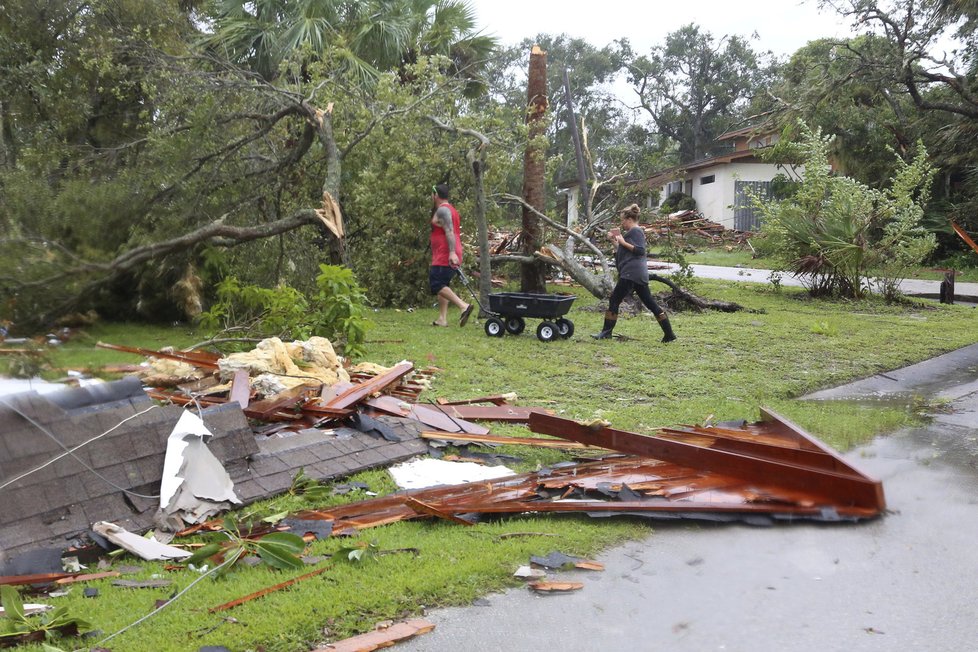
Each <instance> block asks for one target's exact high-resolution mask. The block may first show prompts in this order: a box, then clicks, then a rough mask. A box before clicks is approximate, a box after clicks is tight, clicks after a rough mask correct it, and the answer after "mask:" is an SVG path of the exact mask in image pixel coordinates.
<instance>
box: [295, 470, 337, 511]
mask: <svg viewBox="0 0 978 652" xmlns="http://www.w3.org/2000/svg"><path fill="white" fill-rule="evenodd" d="M330 493H331V490H330V488H329V487H328V486H326V485H324V484H322V483H321V482H319V481H318V480H316V479H315V478H310V477H309V476H308V475H306V470H305V469H304V468H300V469H299V472H298V473H296V474H295V477H294V478H292V485H291V486H290V487H289V491H288V494H289V495H290V496H302V498H303V499H304V500H308V501H310V502H319V503H321V502H322V501H323V500H324V499H325V498H326V497H327V496H329V495H330Z"/></svg>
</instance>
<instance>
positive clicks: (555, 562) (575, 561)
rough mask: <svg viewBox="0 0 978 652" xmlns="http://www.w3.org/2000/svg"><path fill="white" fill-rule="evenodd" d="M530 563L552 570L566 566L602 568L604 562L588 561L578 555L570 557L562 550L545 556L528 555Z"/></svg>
mask: <svg viewBox="0 0 978 652" xmlns="http://www.w3.org/2000/svg"><path fill="white" fill-rule="evenodd" d="M530 563H531V564H534V565H536V566H543V567H544V568H550V569H553V570H560V569H567V568H580V569H582V570H604V564H600V563H598V562H596V561H590V560H587V559H582V558H580V557H572V556H570V555H565V554H564V553H562V552H558V551H556V550H555V551H553V552H551V553H550V554H549V555H547V556H546V557H537V556H532V557H530Z"/></svg>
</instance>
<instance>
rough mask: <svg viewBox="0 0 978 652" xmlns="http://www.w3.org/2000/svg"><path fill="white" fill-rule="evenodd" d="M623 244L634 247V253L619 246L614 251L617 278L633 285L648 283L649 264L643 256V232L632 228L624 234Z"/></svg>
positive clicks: (636, 227) (635, 227)
mask: <svg viewBox="0 0 978 652" xmlns="http://www.w3.org/2000/svg"><path fill="white" fill-rule="evenodd" d="M624 238H625V242H627V243H629V244H631V245H634V247H635V249H634V251H629V250H628V249H627V248H626V247H622V246H619V247H617V248H616V249H615V267H617V268H618V278H623V279H626V280H629V281H632V282H633V283H644V284H647V283H648V282H649V263H648V259H647V257H646V254H645V231H643V230H642V229H640V228H639V227H638V226H633V227H632V228H630V229H629V230H628V232H627V233H625V234H624Z"/></svg>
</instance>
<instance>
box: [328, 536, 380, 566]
mask: <svg viewBox="0 0 978 652" xmlns="http://www.w3.org/2000/svg"><path fill="white" fill-rule="evenodd" d="M378 552H379V548H378V546H377V539H374V540H373V541H369V542H368V541H356V542H354V543H353V544H351V545H349V546H344V547H342V548H340V549H339V550H337V551H336V552H335V553H334V556H335V557H336V558H337V559H342V560H344V561H350V562H356V563H362V562H365V561H370V560H376V559H377V554H378Z"/></svg>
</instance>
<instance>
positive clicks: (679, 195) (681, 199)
mask: <svg viewBox="0 0 978 652" xmlns="http://www.w3.org/2000/svg"><path fill="white" fill-rule="evenodd" d="M695 210H696V200H695V199H693V198H692V197H690V196H689V195H687V194H686V193H684V192H680V191H676V192H674V193H672V194H671V195H669V196H668V197H666V200H665V201H664V202H662V205H661V206H659V212H660V213H662V214H665V215H668V214H669V213H675V212H676V211H695Z"/></svg>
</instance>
